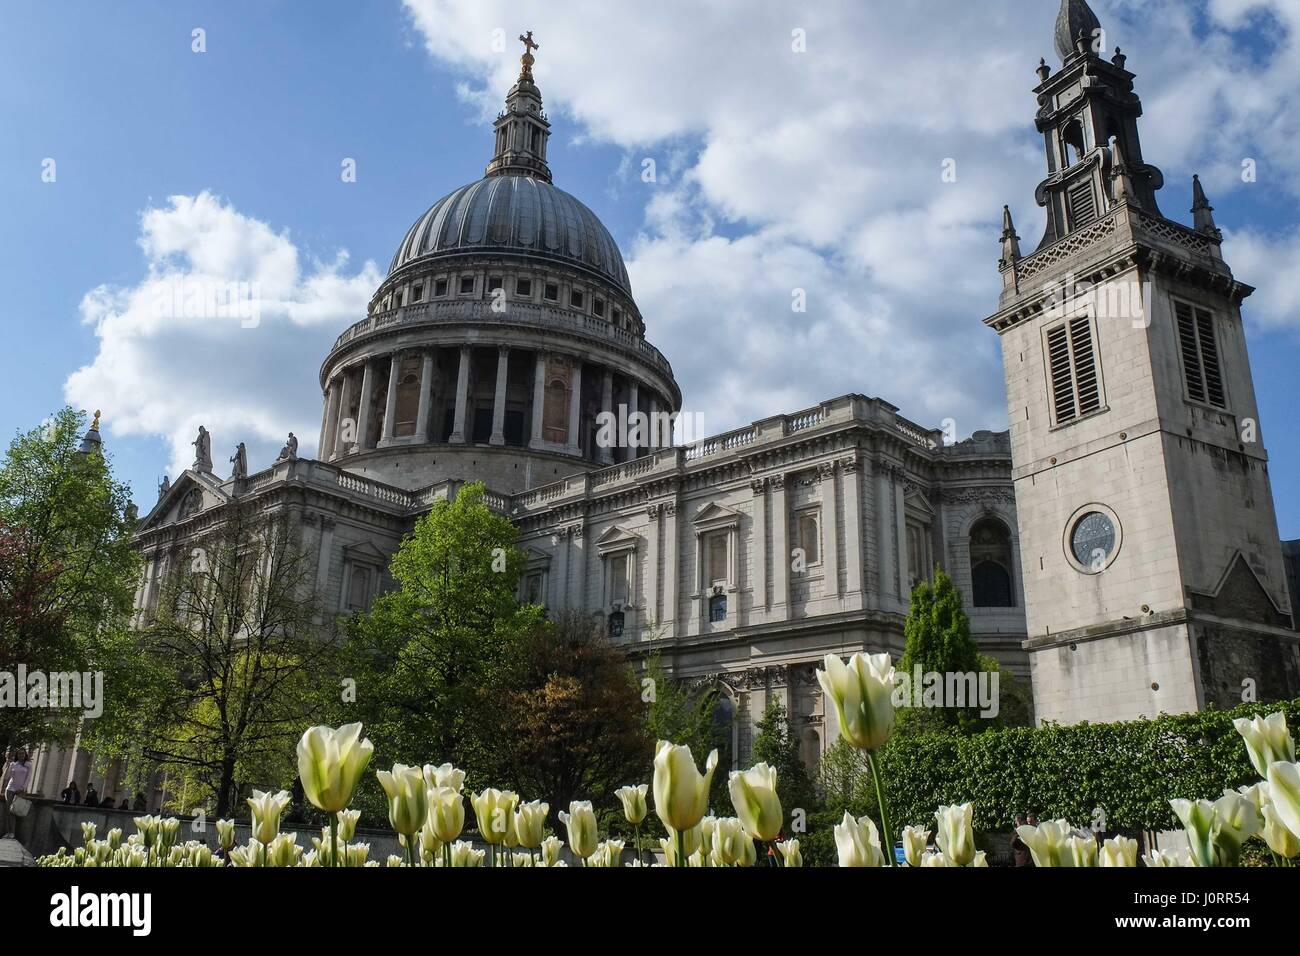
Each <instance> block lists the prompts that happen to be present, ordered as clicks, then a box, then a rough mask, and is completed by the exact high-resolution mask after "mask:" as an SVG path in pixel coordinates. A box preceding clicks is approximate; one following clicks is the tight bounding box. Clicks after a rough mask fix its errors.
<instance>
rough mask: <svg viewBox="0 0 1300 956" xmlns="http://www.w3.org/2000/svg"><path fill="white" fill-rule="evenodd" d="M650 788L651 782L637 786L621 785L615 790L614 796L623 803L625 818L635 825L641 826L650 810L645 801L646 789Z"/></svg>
mask: <svg viewBox="0 0 1300 956" xmlns="http://www.w3.org/2000/svg"><path fill="white" fill-rule="evenodd" d="M649 789H650V785H649V784H645V783H639V784H637V785H636V786H635V787H619V788H618V789H617V790H615V791H614V796H616V797H618V799H619V801H620V802H621V803H622V804H623V819H625V820H627V822H628V823H630V824H632V826H634V827H635V826H640V824H641V821H642V820H644V819H645V818H646V814H647V813H649V812H650V811H649V809H648V808H647V807H646V802H645V795H646V791H647V790H649Z"/></svg>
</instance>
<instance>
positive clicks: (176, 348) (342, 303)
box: [64, 192, 381, 474]
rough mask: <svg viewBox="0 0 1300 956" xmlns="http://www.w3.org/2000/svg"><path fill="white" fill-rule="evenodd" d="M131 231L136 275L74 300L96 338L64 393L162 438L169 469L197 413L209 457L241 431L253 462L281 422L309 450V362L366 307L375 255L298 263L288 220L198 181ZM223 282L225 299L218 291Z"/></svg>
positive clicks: (269, 449) (312, 429) (266, 454)
mask: <svg viewBox="0 0 1300 956" xmlns="http://www.w3.org/2000/svg"><path fill="white" fill-rule="evenodd" d="M139 244H140V248H141V250H142V251H143V253H144V256H145V263H146V266H147V273H146V275H145V277H144V278H143V279H142V280H141V281H140V282H139V283H137V284H135V285H133V286H128V287H116V286H113V287H110V286H99V287H97V288H95V289H92V290H91V291H90V292H88V293H87V294H86V296H85V297H84V298H83V300H82V303H81V313H82V319H83V321H84V322H86V323H87V324H89V325H91V326H93V327H94V330H95V335H96V337H97V338H98V340H99V351H98V353H97V354H96V356H95V358H94V360H93V361H92V362H91V363H90V364H89V365H87V366H85V367H83V368H81V369H78V370H77V371H76V372H74V373H73V374H72V375H71V376H69V378H68V380H67V382H66V384H65V386H64V391H65V394H66V397H67V399H68V400H69V401H70V402H72V403H74V404H76V405H78V406H80V407H86V408H103V409H105V410H106V411H107V413H108V425H109V428H110V430H111V431H112V432H113V433H116V434H120V435H140V436H163V437H165V438H166V439H167V440H168V442H169V444H170V447H171V453H172V456H171V462H170V469H171V473H172V474H176V473H177V472H178V471H180V470H181V469H183V468H185V467H188V465H189V464H190V462H191V461H193V457H194V455H193V449H192V448H191V447H190V442H191V441H192V440H193V438H194V435H195V433H196V432H197V430H198V426H199V425H200V424H202V425H205V426H206V427H207V428H208V430H209V431H211V432H212V433H213V436H214V445H213V459H214V461H215V462H216V465H217V467H218V469H220V468H223V467H225V463H224V462H225V459H226V458H228V457H229V456H230V455H231V454H233V451H234V446H235V445H236V443H238V442H240V441H243V442H245V443H246V444H247V446H248V451H249V464H250V468H252V469H257V468H259V467H264V466H265V465H268V464H270V461H271V460H272V459H273V458H274V456H275V454H276V452H277V451H278V450H279V448H280V446H281V445H282V444H283V443H284V439H285V435H286V433H287V432H288V431H290V430H292V431H294V432H295V433H296V434H297V436H298V438H299V440H300V442H301V445H300V449H299V450H300V454H304V455H309V454H312V453H313V452H314V449H315V444H316V439H317V436H318V432H319V426H320V415H321V405H320V388H319V385H318V384H317V381H316V374H317V370H318V368H319V363H320V361H321V359H322V358H323V357H324V355H325V353H326V351H327V350H328V348H329V346H330V344H331V343H332V341H333V338H334V336H336V335H337V334H338V333H339V331H340V330H341V329H342V328H343V327H344V326H346V325H347V324H348V323H349V322H351V321H354V320H355V319H356V317H357V316H361V315H364V314H365V310H366V304H367V301H368V300H369V297H370V295H371V293H372V292H373V291H374V289H375V287H376V285H378V283H379V281H380V279H381V275H380V273H379V272H378V270H377V269H376V267H375V265H374V264H373V263H370V262H367V263H366V264H365V265H364V266H363V267H362V268H361V269H360V270H359V271H357V272H353V273H349V272H348V259H347V254H346V253H339V254H338V256H337V257H336V258H335V260H334V261H332V262H328V263H322V262H311V263H309V264H307V265H306V266H304V265H303V263H302V262H301V261H300V260H301V258H302V256H301V253H300V250H299V249H298V248H297V247H296V246H295V245H294V243H293V241H292V240H291V239H290V237H289V235H288V233H287V232H276V231H275V230H274V229H272V228H271V227H270V226H269V225H267V224H266V223H264V222H261V221H259V220H257V219H254V218H251V217H249V216H247V215H244V214H243V213H241V212H239V211H238V210H237V209H235V208H234V206H233V205H231V204H230V203H228V202H223V201H222V200H220V199H218V198H217V197H215V196H213V195H211V194H210V193H207V192H203V193H200V194H199V195H197V196H172V197H171V198H170V199H169V200H168V202H167V205H165V206H162V207H157V208H150V209H147V210H145V211H144V213H142V215H141V217H140V237H139ZM227 290H231V291H232V292H233V294H234V300H233V302H230V303H229V304H228V300H226V299H225V298H222V297H218V296H224V294H225V293H226V291H227ZM214 306H216V307H214Z"/></svg>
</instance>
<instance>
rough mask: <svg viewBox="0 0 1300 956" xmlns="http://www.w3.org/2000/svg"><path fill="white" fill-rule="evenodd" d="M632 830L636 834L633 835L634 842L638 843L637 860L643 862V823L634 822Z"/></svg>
mask: <svg viewBox="0 0 1300 956" xmlns="http://www.w3.org/2000/svg"><path fill="white" fill-rule="evenodd" d="M632 832H633V834H635V836H633V838H632V839H633V842H634V843H635V844H636V859H637V862H638V863H640V862H641V824H639V823H636V824H633V825H632Z"/></svg>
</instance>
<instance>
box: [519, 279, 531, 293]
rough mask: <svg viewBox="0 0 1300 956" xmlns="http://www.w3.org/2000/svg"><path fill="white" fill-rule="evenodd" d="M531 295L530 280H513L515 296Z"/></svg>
mask: <svg viewBox="0 0 1300 956" xmlns="http://www.w3.org/2000/svg"><path fill="white" fill-rule="evenodd" d="M532 294H533V280H532V279H516V280H515V295H518V296H525V297H527V296H531V295H532Z"/></svg>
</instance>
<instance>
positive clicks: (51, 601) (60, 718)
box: [0, 408, 140, 745]
mask: <svg viewBox="0 0 1300 956" xmlns="http://www.w3.org/2000/svg"><path fill="white" fill-rule="evenodd" d="M85 432H86V417H85V415H84V414H83V413H80V412H76V411H73V410H72V409H71V408H64V409H62V410H61V411H59V412H58V413H56V414H55V415H53V416H52V417H50V418H49V419H48V420H47V421H46V422H45V423H44V424H43V425H41V426H39V427H38V428H35V429H33V430H31V431H29V432H27V433H26V434H20V435H18V436H16V437H15V438H14V440H13V441H12V442H11V443H10V445H9V448H8V450H7V452H6V453H5V456H4V459H3V461H0V670H3V671H7V672H10V673H13V672H14V671H15V670H16V668H17V666H18V665H19V664H23V665H25V667H26V668H27V670H28V671H29V672H30V671H36V670H41V671H45V672H47V673H48V672H51V671H65V672H66V671H79V672H93V671H104V672H106V673H105V694H106V696H108V697H109V698H110V699H112V697H113V695H114V694H115V691H116V690H118V688H117V687H116V685H115V683H114V682H113V681H112V680H111V679H110V676H111V674H112V673H114V672H116V668H117V662H118V661H119V660H120V659H121V655H122V649H123V643H124V635H125V634H126V630H127V625H128V622H129V620H130V615H131V610H132V602H133V600H134V596H135V585H136V581H137V579H138V574H139V569H140V562H139V558H138V557H137V555H136V554H135V551H134V550H133V549H132V547H131V535H132V532H133V531H134V528H135V523H136V517H135V509H134V507H133V506H132V504H131V501H130V493H129V491H128V490H127V488H126V486H125V485H123V484H121V483H119V482H118V481H117V480H116V479H115V478H114V477H113V473H112V468H111V465H110V463H109V461H108V460H107V459H106V458H105V457H104V455H103V453H102V450H101V448H100V446H99V445H98V443H95V442H85V443H84V445H85V447H84V448H83V441H82V436H83V435H84V434H85ZM81 716H82V712H81V711H80V710H76V709H62V710H53V709H39V708H15V707H5V708H0V744H3V743H8V742H10V741H13V742H16V743H23V744H27V745H33V744H38V743H42V742H46V741H55V740H60V739H64V738H66V737H67V736H68V735H69V734H70V733H72V732H75V731H76V729H77V727H78V725H79V723H80V721H81Z"/></svg>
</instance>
